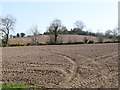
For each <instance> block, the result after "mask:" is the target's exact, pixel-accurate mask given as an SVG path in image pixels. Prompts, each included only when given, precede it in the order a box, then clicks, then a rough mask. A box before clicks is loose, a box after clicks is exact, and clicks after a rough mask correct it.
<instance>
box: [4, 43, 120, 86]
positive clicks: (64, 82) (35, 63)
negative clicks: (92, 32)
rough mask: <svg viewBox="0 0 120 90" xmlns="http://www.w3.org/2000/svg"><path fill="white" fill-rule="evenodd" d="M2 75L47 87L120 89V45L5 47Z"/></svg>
mask: <svg viewBox="0 0 120 90" xmlns="http://www.w3.org/2000/svg"><path fill="white" fill-rule="evenodd" d="M2 74H3V75H2V81H3V82H8V81H9V82H19V83H24V84H28V85H37V86H39V87H41V86H44V87H47V88H70V87H72V88H74V87H76V88H101V87H104V88H117V87H118V44H89V45H88V44H83V45H51V46H50V45H48V46H47V45H46V46H25V47H4V48H2Z"/></svg>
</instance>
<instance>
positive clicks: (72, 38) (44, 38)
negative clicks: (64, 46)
mask: <svg viewBox="0 0 120 90" xmlns="http://www.w3.org/2000/svg"><path fill="white" fill-rule="evenodd" d="M84 37H87V38H88V39H89V40H93V41H94V42H98V38H97V37H94V36H86V35H59V37H58V41H61V40H62V42H63V43H67V42H83V39H84ZM31 39H32V37H20V38H12V39H9V43H10V44H13V43H24V44H27V43H30V42H31ZM37 41H38V42H48V41H49V36H48V35H39V36H37ZM104 41H111V39H104Z"/></svg>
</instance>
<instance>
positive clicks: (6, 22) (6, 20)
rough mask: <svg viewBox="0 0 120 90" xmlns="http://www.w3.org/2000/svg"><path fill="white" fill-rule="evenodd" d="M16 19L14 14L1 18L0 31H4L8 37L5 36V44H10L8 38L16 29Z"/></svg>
mask: <svg viewBox="0 0 120 90" xmlns="http://www.w3.org/2000/svg"><path fill="white" fill-rule="evenodd" d="M15 22H16V19H15V18H14V17H12V16H6V17H1V18H0V31H2V32H3V33H4V34H5V36H6V38H5V45H7V46H8V39H9V33H10V31H11V30H13V29H14V25H15Z"/></svg>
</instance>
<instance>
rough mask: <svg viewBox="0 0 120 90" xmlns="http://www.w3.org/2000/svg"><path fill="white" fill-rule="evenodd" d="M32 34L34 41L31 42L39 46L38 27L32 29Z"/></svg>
mask: <svg viewBox="0 0 120 90" xmlns="http://www.w3.org/2000/svg"><path fill="white" fill-rule="evenodd" d="M31 33H32V34H33V37H32V40H31V41H32V44H35V45H37V43H38V40H37V36H38V34H39V31H38V27H37V25H35V26H33V27H32V28H31Z"/></svg>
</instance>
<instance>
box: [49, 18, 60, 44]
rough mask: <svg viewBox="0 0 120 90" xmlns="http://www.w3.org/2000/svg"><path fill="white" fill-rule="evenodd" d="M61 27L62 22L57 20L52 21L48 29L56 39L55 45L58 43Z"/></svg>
mask: <svg viewBox="0 0 120 90" xmlns="http://www.w3.org/2000/svg"><path fill="white" fill-rule="evenodd" d="M61 26H62V25H61V20H59V19H55V20H53V21H52V23H51V24H50V26H49V27H48V32H49V33H50V36H53V37H52V38H53V39H54V44H56V43H57V38H58V35H59V32H60V28H61Z"/></svg>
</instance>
